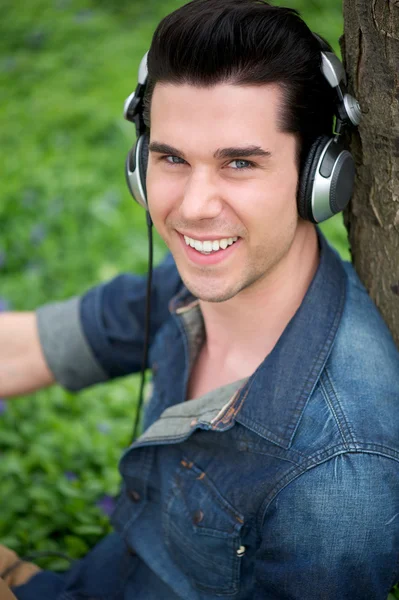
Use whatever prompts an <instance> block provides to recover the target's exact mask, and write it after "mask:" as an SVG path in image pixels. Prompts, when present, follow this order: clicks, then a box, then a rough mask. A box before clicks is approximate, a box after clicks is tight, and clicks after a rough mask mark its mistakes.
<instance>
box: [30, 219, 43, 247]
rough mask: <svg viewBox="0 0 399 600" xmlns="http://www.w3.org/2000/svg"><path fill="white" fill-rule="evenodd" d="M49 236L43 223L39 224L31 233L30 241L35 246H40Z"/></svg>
mask: <svg viewBox="0 0 399 600" xmlns="http://www.w3.org/2000/svg"><path fill="white" fill-rule="evenodd" d="M46 235H47V229H46V227H45V225H43V223H37V225H34V227H32V230H31V232H30V241H31V243H32V244H33V245H35V246H38V245H39V244H41V242H42V241H43V240H44V238H45V237H46Z"/></svg>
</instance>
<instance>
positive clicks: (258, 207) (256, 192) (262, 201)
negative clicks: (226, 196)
mask: <svg viewBox="0 0 399 600" xmlns="http://www.w3.org/2000/svg"><path fill="white" fill-rule="evenodd" d="M296 188H297V177H296V174H295V173H293V174H288V176H284V174H278V175H272V174H266V175H265V177H264V178H262V179H259V180H254V181H252V182H247V183H246V185H245V186H242V187H241V189H240V188H238V189H235V190H233V189H231V190H230V197H232V198H234V206H235V211H236V214H237V216H238V217H239V218H240V220H241V221H242V222H243V223H244V224H245V225H246V226H247V227H252V228H256V229H257V228H263V229H265V228H267V229H268V231H270V230H273V229H275V228H276V227H277V228H278V227H279V226H281V227H283V226H284V225H285V226H287V224H288V223H292V222H293V220H296V217H297V202H296Z"/></svg>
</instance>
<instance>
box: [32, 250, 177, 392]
mask: <svg viewBox="0 0 399 600" xmlns="http://www.w3.org/2000/svg"><path fill="white" fill-rule="evenodd" d="M180 287H181V280H180V277H179V275H178V272H177V269H176V266H175V264H174V261H173V259H172V257H171V255H168V256H167V257H166V259H165V260H164V261H163V263H161V265H159V267H157V268H156V269H154V273H153V286H152V293H151V305H152V309H151V319H150V343H151V341H152V339H153V338H154V336H155V335H156V332H157V330H158V329H159V327H160V326H161V325H162V323H163V321H164V320H165V319H166V318H167V317H168V315H169V311H168V304H169V301H170V299H171V298H172V297H173V296H174V295H175V294H176V293H177V291H178V290H179V288H180ZM146 288H147V283H146V277H141V276H136V275H132V274H122V275H119V276H118V277H116V278H114V279H113V280H111V281H110V282H108V283H104V284H102V285H99V286H97V287H95V288H93V289H91V290H89V291H88V292H87V293H86V294H85V295H84V296H82V297H76V298H72V299H70V300H67V301H64V302H58V303H53V304H48V305H45V306H43V307H40V308H39V309H38V310H37V322H38V329H39V337H40V343H41V346H42V349H43V353H44V356H45V358H46V361H47V364H48V366H49V368H50V370H51V371H52V373H53V375H54V377H55V379H56V381H57V382H58V383H59V384H60V385H62V386H63V387H65V388H67V389H69V390H71V391H77V390H80V389H83V388H85V387H88V386H90V385H94V384H96V383H100V382H103V381H107V380H109V379H113V378H115V377H120V376H123V375H128V374H130V373H135V372H137V371H139V370H140V369H141V364H142V356H143V348H144V337H145V316H146Z"/></svg>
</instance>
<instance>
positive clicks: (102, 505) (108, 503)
mask: <svg viewBox="0 0 399 600" xmlns="http://www.w3.org/2000/svg"><path fill="white" fill-rule="evenodd" d="M97 506H98V508H99V509H100V510H102V512H103V513H104V514H106V515H108V517H109V516H110V515H111V514H112V513H113V512H114V507H115V498H113V497H112V496H108V494H105V495H104V496H103V497H102V498H100V500H99V501H98V502H97Z"/></svg>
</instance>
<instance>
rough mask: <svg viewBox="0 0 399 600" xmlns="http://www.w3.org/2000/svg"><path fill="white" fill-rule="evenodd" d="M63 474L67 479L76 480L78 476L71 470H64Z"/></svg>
mask: <svg viewBox="0 0 399 600" xmlns="http://www.w3.org/2000/svg"><path fill="white" fill-rule="evenodd" d="M64 475H65V478H66V479H67V480H68V481H76V480H77V478H78V476H77V475H76V473H73V471H65V473H64Z"/></svg>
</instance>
